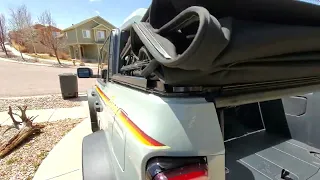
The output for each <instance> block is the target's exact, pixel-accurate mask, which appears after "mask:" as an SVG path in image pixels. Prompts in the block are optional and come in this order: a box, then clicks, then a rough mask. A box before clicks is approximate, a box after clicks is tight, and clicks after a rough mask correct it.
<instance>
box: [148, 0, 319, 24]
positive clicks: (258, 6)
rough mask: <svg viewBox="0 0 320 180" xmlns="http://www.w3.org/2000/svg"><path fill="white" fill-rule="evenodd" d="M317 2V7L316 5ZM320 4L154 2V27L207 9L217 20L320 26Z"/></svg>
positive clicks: (306, 0) (289, 0) (290, 0)
mask: <svg viewBox="0 0 320 180" xmlns="http://www.w3.org/2000/svg"><path fill="white" fill-rule="evenodd" d="M312 2H314V3H312ZM316 3H318V4H319V5H320V3H319V2H318V1H317V0H301V1H299V0H241V1H240V0H153V1H152V4H151V6H150V8H149V10H150V12H149V19H150V23H151V25H152V26H153V27H154V28H160V27H161V26H163V25H164V24H166V23H167V22H169V21H170V20H171V19H173V18H174V17H175V16H176V15H178V14H179V13H180V12H182V11H183V10H185V9H187V8H188V7H191V6H200V7H204V8H206V9H207V10H208V11H209V12H210V14H212V15H213V16H214V17H216V18H217V19H219V18H222V17H230V16H231V17H233V18H236V19H241V20H254V21H265V22H267V21H268V22H273V23H281V24H292V25H319V22H320V6H319V5H317V4H316Z"/></svg>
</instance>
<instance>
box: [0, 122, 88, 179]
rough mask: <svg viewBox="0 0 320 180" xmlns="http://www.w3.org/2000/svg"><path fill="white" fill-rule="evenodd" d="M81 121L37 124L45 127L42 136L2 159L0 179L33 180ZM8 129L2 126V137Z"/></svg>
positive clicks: (22, 144)
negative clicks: (64, 138) (45, 161)
mask: <svg viewBox="0 0 320 180" xmlns="http://www.w3.org/2000/svg"><path fill="white" fill-rule="evenodd" d="M81 121H82V119H65V120H61V121H55V122H46V123H35V124H40V125H45V127H44V128H43V129H42V130H41V133H40V134H37V135H33V136H31V137H29V138H28V139H27V140H26V141H24V142H23V143H21V144H20V145H19V146H18V147H17V148H15V150H13V152H11V153H10V154H8V155H7V156H5V157H4V158H3V159H0V179H14V180H16V179H32V178H33V176H34V174H35V172H36V171H37V169H38V167H39V165H40V164H41V162H42V160H43V159H44V158H45V157H46V156H47V155H48V153H49V152H50V151H51V149H52V148H53V147H54V146H55V145H56V144H57V143H58V142H59V141H60V140H61V139H62V138H63V136H65V135H66V134H67V133H68V132H69V131H70V130H71V129H73V128H74V127H75V126H76V125H77V124H79V123H80V122H81ZM8 127H9V126H0V136H1V135H2V134H3V132H5V131H6V130H7V129H8ZM0 139H1V137H0Z"/></svg>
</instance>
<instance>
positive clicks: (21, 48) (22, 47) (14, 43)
mask: <svg viewBox="0 0 320 180" xmlns="http://www.w3.org/2000/svg"><path fill="white" fill-rule="evenodd" d="M11 43H12V46H13V47H14V48H15V49H16V50H18V51H19V50H20V52H22V53H26V52H27V51H28V50H27V48H26V47H24V46H22V45H19V44H17V43H16V42H15V41H11Z"/></svg>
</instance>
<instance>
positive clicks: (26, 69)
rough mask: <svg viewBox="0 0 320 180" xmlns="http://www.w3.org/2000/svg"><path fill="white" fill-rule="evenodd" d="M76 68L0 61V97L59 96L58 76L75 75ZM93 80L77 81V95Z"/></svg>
mask: <svg viewBox="0 0 320 180" xmlns="http://www.w3.org/2000/svg"><path fill="white" fill-rule="evenodd" d="M93 70H94V69H93ZM76 71H77V70H76V68H56V67H47V66H36V65H28V64H20V63H13V62H4V61H0V97H17V96H33V95H46V94H59V93H60V83H59V76H58V75H59V74H61V73H76ZM94 82H95V79H94V78H91V79H78V87H79V93H80V92H85V91H86V90H87V89H89V88H90V87H92V85H94Z"/></svg>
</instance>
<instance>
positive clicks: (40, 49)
mask: <svg viewBox="0 0 320 180" xmlns="http://www.w3.org/2000/svg"><path fill="white" fill-rule="evenodd" d="M44 28H47V26H44V25H42V24H35V25H33V26H32V29H33V30H34V34H35V35H36V36H35V37H34V42H33V44H32V43H31V42H30V41H28V42H24V43H23V46H24V50H23V52H27V53H35V50H36V52H37V53H51V50H49V49H48V48H46V47H45V46H44V45H42V44H41V43H40V37H39V34H40V31H42V30H43V29H44ZM51 28H52V31H53V32H52V35H53V36H54V37H58V36H59V35H60V34H61V29H59V28H57V27H53V26H51ZM8 35H9V37H10V39H11V43H12V41H13V40H12V39H14V37H15V36H16V32H15V31H10V32H9V33H8Z"/></svg>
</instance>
